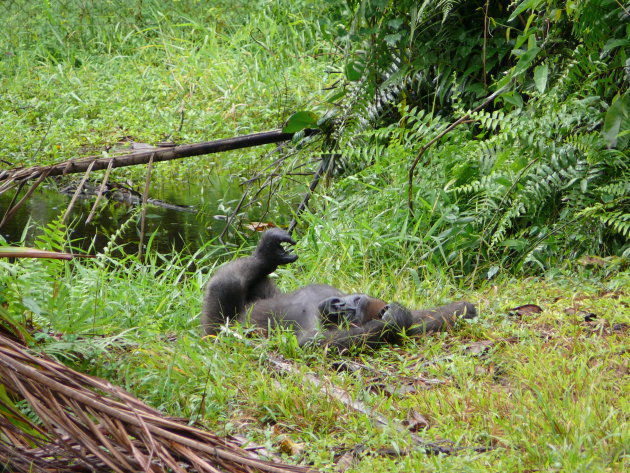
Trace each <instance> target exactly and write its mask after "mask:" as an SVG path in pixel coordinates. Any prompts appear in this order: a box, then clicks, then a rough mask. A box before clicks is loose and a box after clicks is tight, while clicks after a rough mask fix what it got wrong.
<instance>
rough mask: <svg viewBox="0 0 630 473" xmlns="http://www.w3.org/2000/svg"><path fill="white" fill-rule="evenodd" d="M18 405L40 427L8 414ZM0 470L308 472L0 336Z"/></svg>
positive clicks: (50, 472)
mask: <svg viewBox="0 0 630 473" xmlns="http://www.w3.org/2000/svg"><path fill="white" fill-rule="evenodd" d="M20 399H24V400H26V401H27V402H28V404H29V406H30V408H31V409H32V411H33V412H34V413H35V414H36V415H37V417H38V418H39V420H40V421H41V423H35V422H33V421H32V420H31V419H29V418H28V417H27V416H25V415H24V414H23V413H22V412H20V411H18V410H16V409H15V402H16V401H18V400H20ZM0 465H4V466H5V468H8V470H5V471H14V472H16V473H22V472H24V473H26V472H46V473H56V472H73V471H75V472H100V471H108V472H109V471H114V472H121V473H122V472H137V471H144V472H152V473H153V472H154V473H162V472H175V473H182V472H189V471H195V472H208V473H218V472H243V471H245V472H270V473H272V472H273V473H289V472H308V471H312V470H309V469H308V468H305V467H299V466H290V465H283V464H280V463H274V462H269V461H265V460H261V459H259V458H258V457H257V456H256V455H255V454H253V453H251V452H248V451H246V450H244V449H242V448H240V447H238V446H237V445H235V444H233V443H230V442H229V441H227V440H225V439H222V438H220V437H218V436H216V435H214V434H212V433H210V432H207V431H204V430H200V429H197V428H195V427H192V426H189V425H187V423H186V421H185V420H183V419H174V418H169V417H167V416H164V415H163V414H161V413H160V412H158V411H157V410H155V409H153V408H151V407H149V406H147V405H146V404H144V403H143V402H141V401H140V400H138V399H136V398H134V397H133V396H131V395H130V394H129V393H127V392H126V391H124V390H123V389H121V388H118V387H116V386H114V385H112V384H111V383H109V382H108V381H105V380H102V379H99V378H95V377H92V376H88V375H85V374H82V373H79V372H77V371H74V370H72V369H70V368H68V367H66V366H63V365H62V364H60V363H58V362H56V361H53V360H51V359H48V358H46V357H43V356H39V355H35V354H32V353H31V352H29V350H28V349H27V348H26V347H24V346H23V345H21V344H19V343H17V342H15V341H12V340H10V339H9V338H7V337H6V336H4V335H3V334H2V333H1V332H0Z"/></svg>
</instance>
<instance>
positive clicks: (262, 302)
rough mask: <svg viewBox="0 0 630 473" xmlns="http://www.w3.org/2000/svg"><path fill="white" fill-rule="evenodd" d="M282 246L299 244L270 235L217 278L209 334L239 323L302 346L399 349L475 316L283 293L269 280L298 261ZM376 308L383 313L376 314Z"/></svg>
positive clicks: (464, 310) (324, 290)
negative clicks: (408, 340)
mask: <svg viewBox="0 0 630 473" xmlns="http://www.w3.org/2000/svg"><path fill="white" fill-rule="evenodd" d="M283 244H287V245H289V244H290V245H294V244H295V242H294V241H293V240H292V239H291V237H290V236H289V234H288V233H287V232H285V231H284V230H281V229H278V228H273V229H270V230H267V231H266V232H264V233H263V235H262V237H261V239H260V242H259V243H258V246H257V247H256V249H255V250H254V253H253V254H252V255H251V256H247V257H245V258H240V259H237V260H235V261H232V262H230V263H228V264H226V265H225V266H223V267H221V268H220V269H219V270H218V271H217V272H216V274H215V275H214V276H213V277H212V278H211V279H210V281H209V282H208V284H207V285H206V289H205V294H204V301H203V310H202V314H201V324H202V327H203V331H204V333H205V334H207V335H214V334H216V333H217V332H218V331H219V328H220V327H221V325H223V324H225V323H226V322H227V321H232V320H238V321H240V322H242V323H251V324H253V325H256V326H258V327H260V328H262V329H267V328H268V327H272V328H273V327H275V326H282V327H288V328H291V329H292V330H294V331H295V333H296V336H297V339H298V343H299V344H300V346H302V345H304V344H307V343H310V342H317V343H319V344H322V345H327V346H333V347H336V348H338V349H347V348H350V347H351V346H357V345H359V346H360V345H367V346H376V345H379V344H383V343H396V342H398V341H399V340H400V338H401V335H402V333H407V334H409V335H418V334H422V333H427V332H433V331H436V330H442V329H443V328H445V327H447V326H450V325H452V324H453V323H454V322H455V320H456V319H457V318H458V317H461V316H464V317H466V318H470V317H474V316H475V315H476V312H475V308H474V306H473V305H472V304H470V303H468V302H456V303H453V304H449V305H447V306H443V307H438V308H436V309H431V310H421V311H415V310H408V309H406V308H404V307H402V306H401V305H398V304H395V303H394V304H388V305H385V304H384V303H383V302H382V301H379V300H378V299H374V298H371V297H369V296H367V295H365V294H350V295H345V294H343V293H342V292H341V291H339V290H338V289H337V288H334V287H332V286H328V285H325V284H311V285H308V286H305V287H303V288H301V289H298V290H296V291H294V292H290V293H282V292H280V290H278V288H277V287H276V285H275V284H274V282H273V281H272V280H271V279H270V278H269V274H271V273H272V272H274V271H275V270H276V269H277V267H278V266H280V265H284V264H289V263H292V262H294V261H295V260H297V255H295V254H293V253H290V252H289V251H287V250H286V249H285V248H284V247H283V246H282V245H283ZM379 303H380V305H379ZM374 307H377V308H378V307H383V308H382V309H381V310H379V311H378V312H376V310H375V309H374ZM368 308H369V309H368Z"/></svg>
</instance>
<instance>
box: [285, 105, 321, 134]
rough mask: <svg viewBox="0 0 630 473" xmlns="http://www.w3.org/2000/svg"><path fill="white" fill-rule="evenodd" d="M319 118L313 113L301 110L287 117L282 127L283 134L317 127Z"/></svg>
mask: <svg viewBox="0 0 630 473" xmlns="http://www.w3.org/2000/svg"><path fill="white" fill-rule="evenodd" d="M318 119H319V117H318V116H317V114H316V113H314V112H309V111H308V110H303V111H301V112H295V113H294V114H293V115H291V116H290V117H289V119H288V120H287V121H286V122H285V123H284V126H283V127H282V132H283V133H297V132H298V131H302V130H304V129H305V128H315V127H316V126H317V120H318Z"/></svg>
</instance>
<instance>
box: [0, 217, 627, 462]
mask: <svg viewBox="0 0 630 473" xmlns="http://www.w3.org/2000/svg"><path fill="white" fill-rule="evenodd" d="M315 227H316V226H315V225H314V226H313V228H315ZM354 237H356V235H354V236H353V235H329V234H326V233H325V232H323V231H319V232H315V231H313V232H312V233H309V234H308V235H306V237H305V238H304V239H302V240H301V242H300V244H299V247H298V249H297V251H298V253H299V254H300V260H299V261H298V262H297V263H295V264H294V265H292V266H290V267H287V268H284V269H282V270H281V271H278V276H279V278H278V283H279V285H280V286H281V287H282V288H283V289H286V290H290V289H293V288H296V287H298V286H300V285H303V284H307V283H310V282H315V281H319V282H329V283H335V284H338V285H339V286H340V287H341V288H342V289H343V290H347V291H355V290H365V291H367V292H369V293H371V294H374V295H378V296H381V297H384V298H386V299H388V300H398V301H400V302H402V303H404V304H407V305H409V306H412V307H422V306H424V307H426V306H428V305H430V304H437V303H439V302H446V301H448V300H453V299H458V298H466V299H468V300H471V301H473V302H475V303H476V304H477V306H478V307H479V309H480V310H479V312H480V316H479V318H478V319H477V320H474V321H471V322H466V323H462V324H460V326H458V327H457V328H456V330H454V331H451V332H445V333H441V334H437V335H432V336H427V337H423V338H418V339H413V340H407V341H406V342H405V343H404V344H403V345H402V346H399V347H386V348H383V349H381V350H375V351H369V352H364V353H356V354H353V355H344V356H342V357H340V356H338V355H335V354H333V353H328V354H326V353H323V352H322V351H321V350H317V349H299V348H298V347H297V346H296V342H295V338H294V337H293V336H291V335H289V334H286V333H282V332H280V333H277V334H275V335H274V336H272V337H271V338H270V339H269V340H263V339H260V338H257V337H255V336H254V337H250V336H248V330H247V329H243V328H238V327H234V328H233V329H232V330H230V331H227V332H226V333H223V334H222V335H220V336H218V337H206V338H204V339H202V338H201V337H200V334H199V326H198V315H199V311H200V301H201V289H202V285H203V284H204V282H205V281H206V279H207V277H208V274H209V273H211V272H212V271H213V270H214V268H215V267H216V265H217V264H218V261H219V259H218V254H219V252H220V251H222V250H220V249H219V248H218V247H211V246H208V247H206V248H205V249H203V250H200V252H199V254H197V255H195V256H193V257H185V256H169V257H166V256H163V255H158V254H156V253H154V252H149V253H148V254H149V255H150V257H149V259H148V261H147V262H145V263H141V262H140V261H138V260H137V258H136V257H135V256H129V257H126V258H124V259H114V258H111V257H110V256H108V255H106V254H100V255H97V258H96V259H94V260H73V261H71V262H63V261H45V260H35V261H33V260H30V261H29V260H20V261H16V262H13V263H10V262H7V261H2V262H0V289H1V297H2V300H1V301H0V303H1V304H2V308H3V309H2V313H3V314H7V315H8V317H9V318H10V319H11V320H12V321H13V322H19V323H22V324H25V325H26V326H30V327H31V328H32V329H35V331H36V332H35V333H36V342H34V343H35V344H34V346H33V348H36V349H37V350H42V351H44V352H47V353H48V354H50V355H52V356H55V357H57V358H59V359H60V360H62V361H63V362H64V363H67V364H69V365H70V366H73V367H75V368H77V369H80V370H81V371H85V372H89V373H92V374H95V375H98V376H102V377H106V378H108V379H110V380H112V381H113V382H115V383H117V384H120V385H121V386H123V387H125V388H126V389H128V390H130V391H131V392H133V393H134V394H136V395H137V396H139V397H141V398H142V399H143V400H145V401H147V402H148V403H149V404H151V405H152V406H155V407H156V408H159V409H161V410H163V411H165V412H168V413H170V414H172V415H176V416H185V417H190V418H191V419H193V420H195V421H197V422H199V423H201V424H202V425H204V426H206V427H208V428H210V429H212V430H215V431H218V432H219V433H222V434H230V435H237V436H244V437H245V438H247V439H249V440H250V441H251V442H253V443H255V444H260V445H262V446H264V447H266V448H267V449H268V450H269V451H272V452H279V451H282V450H283V447H282V446H281V444H283V442H286V439H289V440H290V441H291V442H294V443H296V444H297V447H296V448H295V449H294V451H293V455H292V456H290V457H287V456H285V460H286V461H289V462H300V463H308V464H313V465H314V466H315V467H317V468H321V469H324V470H332V469H333V468H334V464H335V462H336V461H337V460H339V458H340V457H341V456H342V454H344V453H346V452H348V451H354V452H355V454H354V456H353V458H354V463H353V466H352V469H351V470H350V471H372V470H374V469H376V470H377V471H453V470H462V469H463V470H465V471H488V470H491V471H523V472H524V471H532V470H536V469H539V470H553V471H567V472H568V471H571V472H574V471H585V472H586V471H610V472H620V471H623V470H624V468H626V467H627V466H628V463H627V462H628V455H629V452H628V451H627V446H628V442H629V441H630V439H629V438H628V405H627V399H626V396H625V395H624V392H626V391H627V388H628V387H629V386H628V383H627V379H628V373H627V369H628V367H627V360H625V358H624V353H625V352H626V351H627V349H628V345H627V331H628V327H629V325H630V318H629V317H628V313H629V311H628V307H629V305H630V295H629V294H628V287H629V284H630V279H629V278H628V274H627V273H619V272H613V273H611V274H609V275H608V276H606V275H605V270H603V269H599V268H598V267H594V268H592V267H580V268H577V270H576V271H573V272H567V271H559V270H556V271H554V272H551V273H547V274H545V275H544V277H543V276H542V275H541V277H539V278H530V279H525V280H514V279H510V278H507V277H503V276H499V277H497V278H496V279H497V280H496V281H494V283H493V284H492V285H490V284H484V285H482V286H481V287H479V288H478V289H476V290H471V289H468V288H467V286H468V285H467V284H463V283H462V282H461V281H459V282H458V281H457V280H453V279H451V278H450V275H448V274H440V273H439V272H438V271H435V270H432V269H430V268H425V269H424V270H421V271H419V272H418V270H417V269H416V272H417V273H416V274H415V275H414V273H413V272H412V271H411V269H410V268H409V267H405V266H404V265H403V267H402V269H400V270H398V271H396V270H395V269H394V268H395V264H396V261H395V260H393V259H392V257H391V256H390V257H389V259H388V260H385V259H382V260H380V261H381V262H382V263H383V264H382V265H380V266H379V265H377V264H376V263H375V262H371V263H370V262H368V261H367V260H366V259H363V258H362V257H361V255H362V252H363V251H364V250H365V249H367V248H368V247H373V246H374V245H373V244H370V242H369V241H368V238H365V239H364V240H361V239H359V238H354ZM392 238H393V237H392ZM350 241H352V242H353V243H351V244H350V243H346V242H350ZM315 242H317V243H315ZM340 242H341V243H340ZM38 244H39V245H41V246H45V247H47V248H50V247H51V246H52V247H55V246H60V245H63V244H64V236H63V231H61V230H60V229H59V227H57V228H52V227H51V228H49V229H47V230H45V232H44V236H43V237H42V238H40V241H39V243H38ZM334 246H337V247H338V250H337V252H336V253H335V254H336V255H339V256H338V258H331V257H330V248H333V247H334ZM244 250H245V251H247V250H248V248H244ZM238 254H241V253H240V252H239V253H237V254H235V255H231V256H228V258H232V257H235V256H237V255H238ZM399 256H400V255H399ZM312 268H317V270H314V269H312ZM324 275H330V278H328V277H325V276H324ZM416 278H418V280H416ZM523 304H536V305H538V306H540V307H541V308H542V310H543V311H542V313H539V314H535V313H524V314H520V315H517V314H516V312H517V311H516V310H515V308H516V307H517V306H521V305H523ZM585 315H589V317H586V318H585ZM279 356H283V357H285V358H286V359H288V360H289V361H290V362H291V363H293V364H294V366H295V367H296V368H297V371H296V372H294V373H291V374H281V373H279V372H278V371H277V370H276V369H275V368H274V367H273V365H272V364H270V363H269V358H271V357H279ZM340 361H343V363H342V364H340V363H339V362H340ZM344 363H345V364H344ZM352 367H354V368H352ZM306 373H314V374H316V375H317V376H320V377H323V378H326V379H328V380H329V381H330V382H333V383H334V384H335V385H337V386H338V387H340V388H342V389H344V390H346V391H347V392H348V393H349V394H350V396H351V397H352V398H353V399H356V400H360V401H361V402H363V403H365V404H366V405H367V406H368V407H369V408H370V409H372V410H374V411H375V412H376V413H379V414H381V415H383V416H385V417H386V418H387V419H390V422H391V423H392V424H391V425H388V426H385V427H383V428H378V427H376V426H375V425H374V424H373V423H372V422H371V421H370V419H369V417H368V416H366V415H365V414H361V413H359V412H355V411H352V410H351V409H348V408H347V407H346V406H344V405H343V404H341V402H340V401H339V399H337V398H335V397H334V396H333V395H331V394H330V393H329V392H328V391H327V390H326V389H322V388H318V387H316V386H315V385H312V384H311V383H310V382H308V381H305V378H304V376H305V375H306ZM418 419H423V420H422V421H421V422H420V423H419V422H418ZM396 424H398V425H402V426H405V427H404V428H403V429H402V430H398V429H397V428H396V427H395V425H396ZM425 424H426V425H425ZM412 431H415V433H416V434H417V435H420V436H421V437H422V438H425V439H429V440H431V441H435V442H445V445H450V446H456V447H458V448H461V450H457V452H456V453H455V454H453V455H448V456H427V455H426V454H425V453H423V451H422V450H421V449H417V448H415V447H414V444H413V442H412V441H411V438H410V432H412ZM480 446H481V447H489V448H490V450H489V451H488V452H486V453H475V452H474V451H473V450H471V448H472V447H480ZM285 455H286V454H285ZM392 455H393V456H392ZM463 470H462V471H463Z"/></svg>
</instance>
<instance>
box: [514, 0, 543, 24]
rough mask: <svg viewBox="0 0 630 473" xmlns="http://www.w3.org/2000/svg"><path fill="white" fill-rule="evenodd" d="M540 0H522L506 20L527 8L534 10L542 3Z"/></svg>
mask: <svg viewBox="0 0 630 473" xmlns="http://www.w3.org/2000/svg"><path fill="white" fill-rule="evenodd" d="M542 1H543V0H524V1H523V2H521V4H520V5H519V6H518V7H516V10H514V13H512V15H510V18H509V19H508V21H512V20H513V19H514V18H516V17H517V16H518V15H520V14H521V13H523V12H524V11H525V10H527V9H528V8H529V9H531V10H534V9H535V8H536V7H537V6H538V5H540V4H541V3H542Z"/></svg>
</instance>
